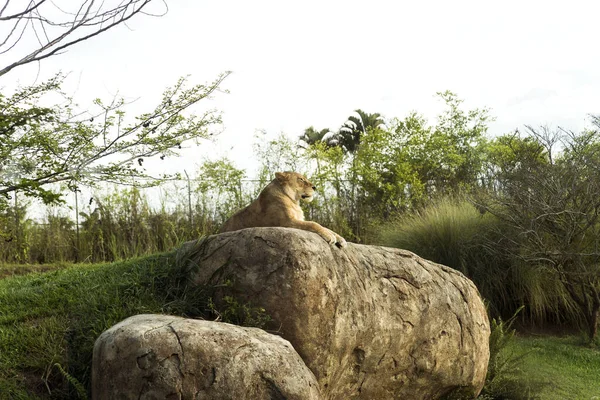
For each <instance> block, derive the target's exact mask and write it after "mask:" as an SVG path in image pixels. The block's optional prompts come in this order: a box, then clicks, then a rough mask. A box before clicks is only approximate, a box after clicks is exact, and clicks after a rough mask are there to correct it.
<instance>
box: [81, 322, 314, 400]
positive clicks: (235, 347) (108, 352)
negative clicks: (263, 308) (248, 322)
mask: <svg viewBox="0 0 600 400" xmlns="http://www.w3.org/2000/svg"><path fill="white" fill-rule="evenodd" d="M92 398H93V399H97V400H100V399H107V400H109V399H110V400H114V399H211V400H213V399H214V400H221V399H222V400H226V399H227V400H229V399H236V400H237V399H240V400H244V399H247V400H261V399H265V400H266V399H289V400H308V399H310V400H313V399H314V400H318V399H321V396H320V394H319V386H318V384H317V382H316V380H315V377H314V376H313V374H312V373H311V372H310V371H309V370H308V368H307V367H306V365H304V363H303V362H302V359H301V358H300V357H299V356H298V354H297V353H296V352H295V351H294V349H293V348H292V346H291V345H290V344H289V342H287V341H286V340H284V339H282V338H280V337H278V336H275V335H271V334H268V333H266V332H264V331H262V330H260V329H256V328H242V327H238V326H235V325H230V324H225V323H219V322H211V321H199V320H192V319H184V318H180V317H172V316H166V315H136V316H134V317H131V318H128V319H126V320H124V321H122V322H120V323H119V324H117V325H115V326H113V327H112V328H110V329H109V330H107V331H105V332H104V333H102V335H100V337H99V338H98V339H97V341H96V344H95V345H94V357H93V366H92Z"/></svg>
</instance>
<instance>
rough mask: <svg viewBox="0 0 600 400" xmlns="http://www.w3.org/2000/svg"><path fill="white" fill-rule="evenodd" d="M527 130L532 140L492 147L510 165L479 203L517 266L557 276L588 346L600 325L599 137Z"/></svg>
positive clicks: (514, 140) (503, 141) (515, 140)
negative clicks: (500, 226)
mask: <svg viewBox="0 0 600 400" xmlns="http://www.w3.org/2000/svg"><path fill="white" fill-rule="evenodd" d="M599 127H600V126H599ZM528 130H529V133H530V135H531V136H530V139H529V140H523V139H520V138H513V137H509V138H501V139H499V142H500V143H499V145H496V148H499V147H501V146H504V150H505V152H504V153H503V154H504V155H505V158H508V160H509V162H508V165H512V166H513V167H512V168H501V169H498V172H497V173H496V174H495V179H496V180H497V182H498V190H496V191H494V192H489V194H488V195H487V196H486V197H484V198H483V199H482V201H481V203H482V206H483V207H484V208H485V209H486V210H487V211H489V212H490V213H492V214H494V215H495V216H496V217H497V218H499V219H501V220H502V221H504V222H505V224H506V225H507V226H508V227H509V229H507V230H506V231H505V235H504V239H505V240H506V241H507V242H509V243H510V244H511V246H510V247H509V248H510V249H511V252H510V254H511V257H512V258H513V259H515V260H516V261H515V262H521V263H526V264H529V265H531V266H534V267H536V269H537V270H538V271H543V270H551V271H552V272H553V273H554V274H555V276H556V279H558V280H559V281H560V282H561V283H562V285H563V286H564V290H565V291H566V292H567V293H568V294H569V296H570V298H571V299H572V301H573V302H574V303H575V304H576V305H577V306H578V308H579V311H580V313H581V315H582V316H583V317H584V318H585V321H586V325H587V331H588V337H589V340H590V341H593V340H594V338H595V337H596V334H597V330H598V322H599V319H600V252H599V251H598V249H599V247H600V231H599V229H600V133H599V132H598V131H584V132H582V133H579V134H574V133H571V132H564V131H550V130H549V129H546V128H542V129H540V130H536V129H533V128H531V127H529V128H528ZM506 143H508V146H507V145H506ZM515 143H516V145H515ZM557 143H560V144H561V145H562V151H555V148H554V146H555V144H557ZM513 149H514V150H513ZM507 155H508V156H507ZM510 159H512V160H514V161H512V162H510Z"/></svg>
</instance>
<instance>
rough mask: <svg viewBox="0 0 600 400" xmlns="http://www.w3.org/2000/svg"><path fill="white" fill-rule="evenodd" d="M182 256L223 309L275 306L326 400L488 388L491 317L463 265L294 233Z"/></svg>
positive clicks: (213, 241) (220, 238)
mask: <svg viewBox="0 0 600 400" xmlns="http://www.w3.org/2000/svg"><path fill="white" fill-rule="evenodd" d="M178 258H179V263H180V265H184V266H185V268H186V269H187V271H188V273H189V276H190V278H191V279H192V281H193V282H195V283H196V284H197V285H205V284H208V285H211V286H213V285H214V286H220V287H219V288H218V289H215V290H216V293H215V299H214V300H215V302H216V303H217V306H225V304H222V303H220V301H221V299H222V298H223V297H224V296H226V295H232V296H234V297H235V298H236V299H238V301H245V302H251V303H252V304H253V305H256V306H260V307H263V308H265V309H266V311H267V313H268V314H269V315H270V316H271V317H272V318H273V326H272V328H273V329H278V330H279V331H280V332H281V334H282V336H283V337H284V338H285V339H287V340H289V341H290V342H291V344H292V345H293V346H294V348H295V349H296V351H297V352H298V354H300V356H301V357H302V359H303V360H304V362H305V364H306V365H307V366H308V367H309V368H310V370H311V371H312V372H313V373H314V375H315V377H316V378H317V381H318V383H319V385H320V387H321V392H322V394H323V396H324V398H326V399H339V400H347V399H380V400H384V399H404V398H406V399H431V398H438V397H440V396H443V395H446V394H449V393H452V392H453V391H457V390H460V392H461V393H468V394H469V395H472V397H475V396H476V395H477V394H478V393H479V392H480V390H481V388H482V386H483V383H484V380H485V375H486V370H487V363H488V359H489V345H488V338H489V333H490V329H489V321H488V318H487V313H486V310H485V307H484V305H483V302H482V300H481V298H480V295H479V293H478V291H477V289H476V288H475V286H474V285H473V283H472V282H471V281H470V280H469V279H467V278H466V277H465V276H463V275H462V274H461V273H459V272H457V271H455V270H453V269H451V268H448V267H445V266H442V265H439V264H435V263H433V262H430V261H427V260H424V259H422V258H420V257H418V256H417V255H415V254H413V253H411V252H408V251H404V250H398V249H391V248H384V247H379V246H365V245H357V244H352V243H349V244H348V247H347V248H345V249H338V248H335V247H333V246H329V245H328V244H327V243H326V242H324V241H323V240H322V239H321V238H320V237H319V236H318V235H316V234H314V233H311V232H306V231H301V230H295V229H290V228H250V229H243V230H240V231H236V232H229V233H224V234H220V235H214V236H210V237H208V238H205V239H203V240H201V241H198V242H189V243H187V244H185V245H184V246H183V247H182V248H181V249H180V251H179V254H178ZM226 281H227V282H228V284H227V285H220V284H222V283H224V282H226ZM307 398H308V397H307Z"/></svg>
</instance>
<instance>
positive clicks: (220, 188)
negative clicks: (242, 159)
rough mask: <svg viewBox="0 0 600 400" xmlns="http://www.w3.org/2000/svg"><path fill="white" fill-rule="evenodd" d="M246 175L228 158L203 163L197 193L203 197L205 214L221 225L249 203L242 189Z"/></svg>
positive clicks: (199, 173)
mask: <svg viewBox="0 0 600 400" xmlns="http://www.w3.org/2000/svg"><path fill="white" fill-rule="evenodd" d="M245 175H246V173H245V172H244V171H243V170H241V169H238V168H236V167H235V166H234V164H233V163H232V162H231V161H230V160H228V159H227V158H221V159H219V160H216V161H209V160H207V161H205V162H203V163H202V165H201V166H200V170H199V172H198V178H197V180H198V186H197V187H196V192H197V193H198V194H199V195H200V196H201V197H202V200H201V201H202V203H203V205H204V207H203V208H204V213H205V214H209V215H210V216H211V218H212V219H213V220H214V221H218V223H219V224H221V223H223V222H225V220H226V219H227V218H228V217H229V216H231V215H232V214H233V213H234V212H235V211H236V210H238V209H240V208H242V207H243V206H244V205H245V203H247V202H249V201H250V199H249V198H248V196H246V195H245V193H244V190H243V188H242V179H244V177H245ZM209 196H210V197H209Z"/></svg>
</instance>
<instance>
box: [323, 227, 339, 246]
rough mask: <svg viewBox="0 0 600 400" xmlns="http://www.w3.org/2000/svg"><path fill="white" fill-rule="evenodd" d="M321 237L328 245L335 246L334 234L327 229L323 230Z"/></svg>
mask: <svg viewBox="0 0 600 400" xmlns="http://www.w3.org/2000/svg"><path fill="white" fill-rule="evenodd" d="M321 236H322V237H323V239H325V241H326V242H327V243H329V244H335V243H336V242H337V238H336V237H335V232H333V231H331V230H329V229H327V228H324V232H322V233H321Z"/></svg>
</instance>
